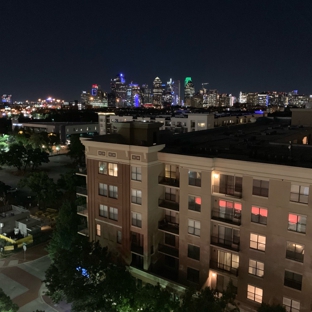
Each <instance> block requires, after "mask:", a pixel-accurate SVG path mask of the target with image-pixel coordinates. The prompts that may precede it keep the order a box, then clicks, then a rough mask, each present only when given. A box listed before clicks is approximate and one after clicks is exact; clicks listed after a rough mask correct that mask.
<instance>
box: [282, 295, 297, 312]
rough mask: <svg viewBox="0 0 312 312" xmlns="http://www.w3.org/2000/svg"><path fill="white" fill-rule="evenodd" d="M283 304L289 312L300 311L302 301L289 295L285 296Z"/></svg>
mask: <svg viewBox="0 0 312 312" xmlns="http://www.w3.org/2000/svg"><path fill="white" fill-rule="evenodd" d="M283 305H284V307H285V309H286V311H287V312H299V311H300V301H296V300H293V299H290V298H287V297H283Z"/></svg>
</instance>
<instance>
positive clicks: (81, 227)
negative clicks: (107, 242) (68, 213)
mask: <svg viewBox="0 0 312 312" xmlns="http://www.w3.org/2000/svg"><path fill="white" fill-rule="evenodd" d="M78 234H80V235H83V236H89V229H88V228H87V227H86V225H79V226H78Z"/></svg>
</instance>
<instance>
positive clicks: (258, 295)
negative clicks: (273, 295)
mask: <svg viewBox="0 0 312 312" xmlns="http://www.w3.org/2000/svg"><path fill="white" fill-rule="evenodd" d="M262 296H263V289H261V288H258V287H255V286H252V285H248V286H247V298H248V299H250V300H252V301H255V302H259V303H262Z"/></svg>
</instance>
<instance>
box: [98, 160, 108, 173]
mask: <svg viewBox="0 0 312 312" xmlns="http://www.w3.org/2000/svg"><path fill="white" fill-rule="evenodd" d="M104 164H105V165H104ZM101 165H104V169H103V172H101V169H100V168H101ZM107 168H108V166H107V162H106V161H99V174H107Z"/></svg>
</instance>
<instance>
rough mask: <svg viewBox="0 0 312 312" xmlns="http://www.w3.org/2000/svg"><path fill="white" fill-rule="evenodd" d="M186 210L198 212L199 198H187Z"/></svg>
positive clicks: (199, 207)
mask: <svg viewBox="0 0 312 312" xmlns="http://www.w3.org/2000/svg"><path fill="white" fill-rule="evenodd" d="M188 209H189V210H194V211H198V212H200V210H201V198H200V197H198V196H189V197H188Z"/></svg>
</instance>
